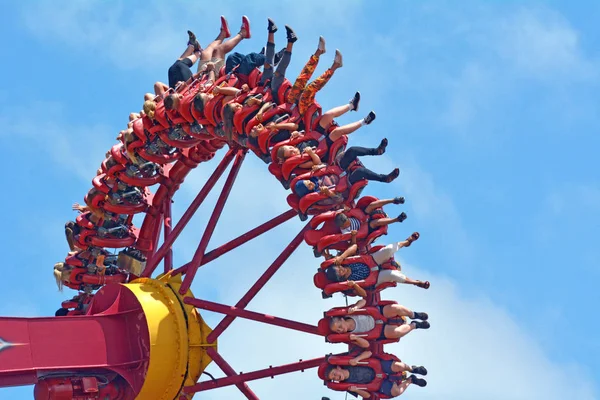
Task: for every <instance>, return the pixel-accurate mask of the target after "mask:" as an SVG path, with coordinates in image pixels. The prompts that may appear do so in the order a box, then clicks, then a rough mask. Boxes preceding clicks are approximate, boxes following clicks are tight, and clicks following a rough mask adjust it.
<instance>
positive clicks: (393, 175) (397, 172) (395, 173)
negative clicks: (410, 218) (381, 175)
mask: <svg viewBox="0 0 600 400" xmlns="http://www.w3.org/2000/svg"><path fill="white" fill-rule="evenodd" d="M398 175H400V169H399V168H396V169H394V170H393V171H392V172H390V173H389V174H388V175H387V177H386V179H385V182H386V183H390V182H391V181H393V180H394V179H396V178H397V177H398ZM402 214H404V213H402ZM402 214H400V215H402ZM404 219H406V214H404Z"/></svg>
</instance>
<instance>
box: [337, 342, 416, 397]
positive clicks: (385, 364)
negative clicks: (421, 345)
mask: <svg viewBox="0 0 600 400" xmlns="http://www.w3.org/2000/svg"><path fill="white" fill-rule="evenodd" d="M372 355H373V354H372V353H371V352H370V351H364V352H362V353H361V354H360V355H358V356H356V357H354V358H352V359H351V360H350V361H349V364H350V365H349V366H343V367H342V366H339V365H337V366H336V365H330V366H329V367H328V368H327V369H326V370H325V377H326V378H327V379H328V380H329V381H336V382H345V383H350V384H355V385H352V386H350V387H349V390H348V392H349V393H350V394H352V395H354V396H356V395H360V396H362V397H363V398H369V397H371V393H369V392H367V391H366V390H363V389H360V387H361V386H363V385H368V384H370V383H371V382H373V380H374V379H375V377H376V372H375V370H374V369H373V368H371V367H369V366H361V365H360V364H359V363H360V362H361V361H363V360H366V359H368V358H371V356H372ZM379 362H380V363H381V370H382V371H383V372H384V373H385V374H387V375H388V378H387V379H385V380H383V381H382V383H381V386H380V388H379V389H378V393H381V394H385V395H386V396H389V397H397V396H400V395H401V394H402V393H404V391H405V390H406V388H407V387H408V386H409V385H410V384H411V383H414V384H415V385H417V386H421V387H424V386H426V385H427V381H426V380H425V379H422V378H418V377H417V376H415V375H410V376H409V377H408V378H406V379H402V378H401V374H402V373H403V372H412V373H413V374H419V375H427V369H426V368H425V367H423V366H419V367H417V366H414V365H413V366H409V365H408V364H406V363H404V362H402V361H396V360H394V359H389V360H383V359H379ZM390 375H395V377H397V378H400V379H390V378H391V377H390Z"/></svg>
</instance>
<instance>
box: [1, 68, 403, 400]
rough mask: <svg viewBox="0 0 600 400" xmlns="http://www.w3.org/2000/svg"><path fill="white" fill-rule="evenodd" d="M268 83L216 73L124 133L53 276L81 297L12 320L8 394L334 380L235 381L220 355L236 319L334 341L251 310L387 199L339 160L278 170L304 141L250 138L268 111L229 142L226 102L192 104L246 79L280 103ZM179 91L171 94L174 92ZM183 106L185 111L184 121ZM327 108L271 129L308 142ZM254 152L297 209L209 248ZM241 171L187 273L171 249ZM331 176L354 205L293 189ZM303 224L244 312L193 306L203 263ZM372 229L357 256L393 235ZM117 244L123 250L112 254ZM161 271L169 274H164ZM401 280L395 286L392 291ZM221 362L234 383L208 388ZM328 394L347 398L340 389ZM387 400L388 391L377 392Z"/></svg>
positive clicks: (360, 237) (62, 398) (5, 321)
mask: <svg viewBox="0 0 600 400" xmlns="http://www.w3.org/2000/svg"><path fill="white" fill-rule="evenodd" d="M259 77H260V72H259V70H255V71H253V72H252V73H251V74H250V75H249V76H248V77H243V78H242V77H240V76H236V74H235V72H234V73H230V74H225V73H224V72H223V71H221V77H220V78H218V79H217V80H216V82H214V83H212V82H208V81H207V79H206V78H205V77H204V76H201V77H199V78H198V79H195V80H194V78H191V79H190V80H189V81H188V82H187V83H186V85H182V86H180V87H179V88H178V89H177V90H175V91H177V92H179V93H181V94H182V95H183V100H182V104H183V106H181V107H180V108H179V109H175V110H167V109H165V106H164V104H163V98H160V97H157V98H156V99H155V100H154V101H155V103H156V111H155V115H154V118H150V117H148V116H147V115H142V116H141V117H139V118H135V119H133V120H132V121H131V123H130V136H129V137H127V135H121V138H122V139H121V142H120V143H118V144H116V145H114V146H113V147H112V148H111V149H110V151H109V152H108V153H107V158H106V159H105V160H104V161H103V162H102V165H101V168H100V169H99V170H98V174H97V176H96V177H95V178H94V179H93V182H92V184H93V188H92V189H91V190H90V191H89V192H88V194H87V195H86V197H85V203H86V204H87V206H86V207H81V210H80V211H81V214H80V215H79V216H78V217H77V220H76V221H75V222H73V223H70V224H67V229H66V231H67V236H68V237H69V235H70V240H71V241H72V243H71V244H72V245H73V246H71V247H72V248H71V250H72V251H71V253H69V255H68V257H67V258H66V260H65V262H64V263H60V265H57V266H56V267H55V274H57V279H58V280H59V281H60V282H61V284H62V285H65V286H68V287H70V288H72V289H75V290H78V294H77V295H76V296H75V297H74V298H73V299H71V300H68V301H65V302H63V303H62V306H61V308H60V309H59V310H58V311H57V312H56V316H55V317H41V318H15V317H3V318H0V387H7V386H18V385H35V387H34V398H35V399H37V400H42V399H43V400H71V399H76V400H88V399H89V400H91V399H102V400H105V399H106V400H109V399H110V400H128V399H140V400H144V399H148V400H173V399H179V400H185V399H191V398H192V397H193V396H194V394H195V393H197V392H203V391H207V390H214V389H217V388H222V387H225V386H231V385H235V386H236V387H237V388H238V389H239V390H240V391H241V393H242V394H243V396H245V397H246V398H248V399H258V398H259V397H258V396H257V395H256V394H255V393H254V392H253V391H252V390H251V388H250V387H249V386H248V382H250V381H253V380H257V379H262V378H267V377H269V378H272V377H274V376H276V375H280V374H286V373H290V372H294V371H304V370H307V369H311V368H317V367H318V368H319V371H318V374H319V376H320V377H321V378H320V379H323V377H322V376H323V374H324V368H325V367H326V366H327V362H328V361H329V360H330V358H328V357H319V358H314V359H310V360H300V361H298V362H294V363H291V364H287V365H281V366H273V367H272V366H270V367H268V368H264V369H260V370H257V371H252V372H245V373H237V372H236V371H235V369H234V367H233V366H232V365H230V364H229V363H228V362H227V360H225V359H224V358H223V357H222V355H221V354H220V353H219V350H218V347H217V342H218V339H219V337H220V336H221V335H222V334H223V332H224V331H225V330H226V329H227V328H228V327H229V326H230V325H231V323H232V322H233V321H234V320H235V319H236V318H245V319H249V320H253V321H257V322H260V323H264V324H270V325H275V326H279V327H283V328H287V329H292V330H296V331H300V332H304V333H307V334H311V335H319V336H323V337H324V338H328V335H329V334H330V333H331V332H329V331H328V326H327V324H325V326H323V323H322V322H319V323H318V324H317V325H309V324H306V323H301V322H297V321H292V320H289V319H284V318H279V317H274V316H270V315H266V314H262V313H259V312H254V311H250V310H247V309H246V307H247V306H248V304H249V303H250V301H252V299H253V298H254V297H255V296H256V295H257V294H258V293H259V291H260V290H261V289H262V288H263V287H264V286H265V284H266V283H267V282H268V281H269V280H270V279H271V277H273V275H274V274H275V273H276V272H277V271H278V270H279V269H280V267H281V266H282V265H283V264H284V263H285V262H286V260H287V259H288V258H289V257H290V255H291V254H292V253H293V252H294V251H295V250H296V248H298V247H299V246H300V245H301V244H302V242H306V243H307V244H308V245H310V246H311V247H312V248H313V249H314V252H315V256H320V255H321V254H324V253H326V252H328V251H330V250H331V251H335V250H338V251H340V250H344V249H345V248H346V247H347V243H348V240H349V239H350V234H341V233H340V231H339V229H338V228H336V226H335V225H334V224H333V217H334V216H335V214H336V213H338V212H340V210H342V209H344V210H346V211H347V212H348V213H349V214H351V215H353V216H355V217H356V218H357V219H360V220H361V221H362V222H364V221H368V218H369V215H367V214H366V213H365V212H364V204H366V202H370V201H372V200H375V199H374V198H372V197H370V196H363V197H362V198H359V196H360V194H361V192H362V191H363V189H364V188H365V186H366V185H367V182H366V181H359V182H357V183H355V184H350V183H349V181H348V179H346V178H345V177H344V175H345V172H343V171H340V168H339V166H336V165H334V164H335V161H333V162H330V165H329V166H326V167H325V168H324V170H316V171H313V170H310V169H308V170H307V169H303V168H300V165H301V164H302V163H303V162H305V161H306V159H307V155H306V154H304V155H298V156H294V157H291V158H289V159H288V160H286V161H285V162H283V163H278V162H277V157H276V154H277V150H278V149H279V147H281V146H282V145H285V144H297V143H299V142H300V139H297V138H291V139H288V140H286V141H283V142H279V143H275V142H274V141H273V140H272V139H273V136H274V134H275V133H276V132H270V131H268V130H265V131H263V132H261V135H260V136H259V137H258V140H257V141H255V142H252V141H249V140H248V135H249V134H250V132H251V130H252V128H253V127H254V126H255V125H257V124H258V121H257V120H256V118H255V115H256V111H257V108H258V106H249V107H244V108H243V109H241V110H240V111H238V112H237V113H236V115H235V117H234V119H233V123H234V128H235V129H234V130H233V133H232V134H231V135H228V134H225V133H224V131H223V129H222V108H223V107H224V104H223V96H222V95H221V96H219V95H215V96H214V98H213V99H211V100H210V101H209V102H208V103H207V104H206V105H205V108H204V112H203V113H202V112H199V111H197V110H196V109H195V108H194V107H192V106H193V100H194V97H195V96H196V95H197V94H198V93H199V92H205V93H207V92H212V91H213V89H214V87H215V86H219V85H220V86H229V87H237V88H239V87H241V85H242V83H247V84H248V86H249V88H250V90H249V91H248V93H243V94H241V95H240V96H253V95H257V94H261V95H262V96H263V99H265V100H269V99H271V98H272V94H271V93H270V90H269V88H268V86H267V87H265V86H261V85H260V84H259ZM290 88H291V84H290V82H288V81H286V82H285V83H284V85H283V86H282V87H281V88H280V90H279V93H280V96H279V97H278V98H280V99H281V98H285V96H284V94H285V93H286V92H287V91H288V90H290ZM173 92H174V91H173V90H172V89H171V90H170V92H168V93H167V94H170V93H173ZM238 101H240V100H239V99H238ZM182 107H183V108H185V107H187V109H186V110H183V111H182V112H180V111H181V108H182ZM321 113H322V111H321V107H320V106H319V104H317V103H316V102H315V103H314V104H312V105H311V106H310V108H309V109H308V110H307V111H306V112H305V113H303V115H300V113H299V111H298V107H297V106H296V104H288V103H280V104H279V105H278V106H277V107H274V108H273V109H271V110H269V111H267V112H266V113H265V114H264V115H263V117H262V120H263V121H269V120H274V119H277V120H278V121H284V122H301V123H302V124H303V125H304V127H305V130H306V132H307V135H306V136H307V137H310V138H312V137H313V136H314V137H315V138H317V137H318V136H320V134H317V133H316V132H314V131H315V129H314V128H315V124H316V123H317V122H318V120H319V118H320V117H321ZM310 135H312V136H310ZM304 140H307V139H306V138H304ZM317 140H319V139H318V138H317ZM319 143H325V141H322V142H321V141H320V140H319ZM346 144H347V139H346V137H344V138H343V139H340V140H339V141H337V142H335V143H334V144H333V145H331V146H330V148H328V149H327V150H328V152H329V153H330V154H331V156H330V157H331V160H335V157H336V156H337V155H338V154H340V153H341V152H342V151H343V150H344V149H345V147H346ZM319 146H320V145H319ZM220 149H223V150H222V151H221V152H222V153H224V156H223V159H222V160H221V161H220V163H219V164H218V165H217V167H216V169H215V170H214V172H213V173H212V175H210V177H209V178H208V179H207V181H206V182H205V184H204V186H203V187H202V189H201V190H200V191H199V193H198V194H197V196H196V197H195V199H194V200H193V201H192V203H191V204H190V206H189V208H188V209H187V210H186V211H185V212H184V213H183V215H182V217H181V219H180V220H179V221H177V222H176V223H174V221H173V220H172V217H171V203H172V199H173V196H174V195H175V193H176V192H177V190H178V189H179V187H180V186H181V185H182V184H183V182H184V180H185V178H186V177H187V175H188V174H189V173H190V172H191V171H192V170H193V169H194V168H196V167H197V166H198V165H200V164H201V163H203V162H206V161H208V160H211V159H212V158H213V157H215V156H216V155H217V153H218V152H219V150H220ZM319 149H320V147H318V148H317V151H320V150H319ZM249 152H251V153H254V154H256V155H257V156H258V157H260V158H261V159H262V160H263V161H265V163H266V164H268V169H269V171H270V172H271V173H273V175H275V177H276V178H277V179H278V180H279V181H280V182H281V183H282V184H283V185H284V187H286V188H292V193H291V194H290V195H289V196H288V197H287V202H288V204H289V205H290V209H289V210H288V211H286V212H284V213H283V214H281V215H278V216H276V217H274V218H273V219H271V220H269V221H267V222H265V223H263V224H262V225H260V226H257V227H256V228H254V229H252V230H250V231H248V232H246V233H244V234H243V235H241V236H239V237H237V238H235V239H233V240H231V241H229V242H227V243H225V244H223V245H220V246H218V247H216V248H213V249H211V250H208V249H209V247H208V245H209V242H210V240H211V237H212V235H213V233H214V231H215V228H216V227H217V224H218V222H219V218H220V216H221V213H222V211H223V208H224V206H225V203H226V201H227V198H228V196H229V194H230V191H231V189H232V187H233V185H234V183H235V181H236V177H237V175H238V172H239V171H240V168H241V167H242V164H243V161H244V159H245V157H246V156H247V154H248V153H249ZM230 164H233V165H232V167H231V169H230V170H229V172H228V175H227V178H226V181H225V184H224V186H223V189H222V191H221V193H220V195H219V197H218V199H217V201H216V204H215V206H214V210H213V211H212V215H211V216H210V218H209V220H208V223H207V226H206V228H205V229H204V231H203V234H202V237H201V239H200V242H199V244H198V246H197V249H196V251H195V253H194V256H193V257H192V259H191V260H190V261H189V262H188V263H187V264H185V265H182V266H180V267H178V268H175V267H174V265H173V250H172V245H173V243H174V242H175V241H176V240H177V238H178V237H179V236H180V234H181V233H182V231H183V230H184V229H185V227H186V225H187V224H188V222H189V221H190V219H191V218H192V216H193V215H194V213H195V212H196V211H197V210H198V208H199V207H200V205H201V204H202V203H203V202H204V200H205V199H206V198H207V196H208V194H209V193H210V192H211V190H212V189H213V188H214V186H215V184H216V183H217V181H218V180H219V179H220V177H221V176H222V175H223V174H224V173H225V171H226V170H227V168H228V167H229V165H230ZM325 173H335V174H338V175H340V176H341V179H340V181H339V182H338V183H337V186H336V187H335V190H336V191H337V192H338V193H342V194H343V198H341V199H339V200H336V201H333V202H332V201H331V199H330V198H328V197H327V196H326V195H325V194H322V193H320V192H318V191H317V192H313V193H310V194H308V195H306V196H303V197H301V198H300V197H298V195H297V194H296V193H295V191H294V188H295V184H296V182H298V181H299V180H302V179H309V178H311V177H313V176H322V175H323V174H325ZM155 185H156V187H157V189H156V190H155V191H154V193H152V192H150V190H149V187H151V186H155ZM348 209H350V210H349V211H348ZM142 213H144V218H143V223H142V224H141V227H140V228H137V227H134V226H133V222H132V220H133V217H134V215H138V214H142ZM295 217H299V218H300V219H301V220H303V221H307V220H308V222H307V224H306V225H305V226H304V228H303V229H301V230H300V232H298V234H297V235H296V236H295V237H294V238H293V240H292V241H291V242H290V243H289V244H288V245H287V246H286V247H285V248H284V249H283V251H282V252H281V253H280V254H279V255H278V256H277V258H276V259H275V260H274V261H273V262H272V264H271V265H270V266H268V268H267V269H266V270H265V271H264V273H263V274H262V276H260V277H259V278H258V280H256V282H254V284H253V285H252V287H251V288H250V289H249V290H248V291H247V292H246V293H245V294H244V295H243V296H242V297H241V298H240V299H239V301H238V302H237V303H236V304H235V305H233V306H231V305H224V304H218V303H214V302H210V301H206V300H202V299H198V298H195V297H194V295H193V294H192V292H191V291H190V287H191V284H192V282H193V280H194V277H195V276H196V274H197V272H198V269H199V268H201V267H202V266H204V265H205V264H208V263H210V262H211V261H213V260H215V259H217V258H219V257H221V256H223V255H224V254H226V253H229V252H231V251H233V250H235V249H236V248H238V247H239V246H241V245H243V244H245V243H247V242H249V241H251V240H252V239H254V238H256V237H258V236H260V235H262V234H263V233H265V232H268V231H270V230H271V229H273V228H275V227H277V226H279V225H281V224H283V223H285V222H286V221H288V220H290V219H292V218H295ZM366 225H367V224H363V227H365V229H361V230H359V231H358V232H357V233H356V234H355V235H356V239H357V244H358V246H359V253H360V254H363V255H365V254H367V255H368V254H369V253H371V252H372V251H374V250H375V249H377V248H380V246H379V247H378V246H372V243H373V242H374V240H376V239H377V238H378V237H379V236H381V235H383V234H386V233H387V228H386V227H385V226H384V227H381V228H378V229H375V230H373V231H369V230H368V229H366ZM161 237H162V243H160V240H161ZM107 249H121V250H120V251H118V252H116V251H115V252H112V253H111V252H109V251H108V250H107ZM115 253H116V254H115ZM161 263H162V271H160V273H159V274H158V275H157V270H158V269H159V266H161ZM307 278H308V277H307ZM314 282H315V285H316V286H317V287H319V288H320V289H321V290H322V294H323V297H330V296H331V295H332V294H333V293H335V292H341V291H344V292H345V293H346V294H350V295H356V293H354V292H353V291H352V290H351V289H350V290H349V288H348V286H346V285H343V284H340V283H332V282H329V281H327V277H326V276H325V274H324V273H323V270H319V271H318V272H317V274H316V275H315V276H314ZM390 285H392V286H393V285H395V284H387V286H390ZM385 286H386V285H382V286H375V283H374V282H372V281H371V282H370V283H369V282H367V284H365V287H364V288H365V289H366V291H367V296H366V300H367V304H368V305H378V304H384V302H382V301H381V300H380V290H381V289H383V288H384V287H385ZM199 310H208V311H211V312H216V313H220V314H223V319H222V320H221V321H220V322H219V323H218V324H217V325H216V326H215V327H214V328H213V329H211V328H209V327H208V325H207V324H206V323H205V322H204V321H203V319H202V316H201V314H200V311H199ZM75 333H76V334H75ZM66 334H69V337H70V338H71V339H70V341H69V342H68V343H65V341H64V340H63V338H64V336H65V335H66ZM329 336H331V335H329ZM333 336H339V335H333ZM390 341H393V340H387V341H386V340H383V341H382V340H378V341H372V342H371V343H370V350H371V352H372V353H373V354H375V355H377V354H384V352H383V345H384V343H386V342H390ZM334 357H335V356H334ZM211 362H214V363H215V364H216V365H217V366H218V367H219V368H220V369H221V370H222V371H223V372H224V374H225V377H223V378H217V379H207V380H202V381H199V378H200V376H201V374H202V372H203V371H204V369H205V368H206V367H207V365H209V363H211ZM378 378H381V373H380V374H379V375H378ZM315 379H319V378H317V377H316V376H315ZM327 385H328V386H330V387H332V388H334V389H338V390H340V388H341V387H340V386H339V385H342V384H341V383H332V382H330V383H328V384H327ZM335 385H338V386H335ZM341 389H343V388H341ZM384 397H385V396H381V395H378V394H376V393H374V395H373V396H372V398H384Z"/></svg>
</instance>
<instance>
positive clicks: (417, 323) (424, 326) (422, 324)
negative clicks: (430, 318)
mask: <svg viewBox="0 0 600 400" xmlns="http://www.w3.org/2000/svg"><path fill="white" fill-rule="evenodd" d="M411 324H415V328H416V329H429V328H430V327H431V325H429V322H427V321H412V322H411Z"/></svg>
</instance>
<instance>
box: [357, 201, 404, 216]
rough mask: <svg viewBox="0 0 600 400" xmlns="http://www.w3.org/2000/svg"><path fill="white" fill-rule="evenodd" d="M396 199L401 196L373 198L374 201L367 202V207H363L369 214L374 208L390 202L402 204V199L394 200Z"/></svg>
mask: <svg viewBox="0 0 600 400" xmlns="http://www.w3.org/2000/svg"><path fill="white" fill-rule="evenodd" d="M396 199H403V198H402V197H396V198H395V199H385V200H375V201H374V202H372V203H371V204H369V205H368V206H367V208H365V213H367V214H370V213H371V212H373V211H374V210H376V209H378V208H381V207H383V206H387V205H388V204H392V203H397V204H402V203H404V201H402V202H398V200H396Z"/></svg>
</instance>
